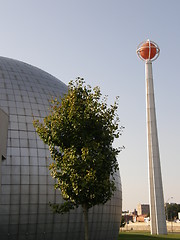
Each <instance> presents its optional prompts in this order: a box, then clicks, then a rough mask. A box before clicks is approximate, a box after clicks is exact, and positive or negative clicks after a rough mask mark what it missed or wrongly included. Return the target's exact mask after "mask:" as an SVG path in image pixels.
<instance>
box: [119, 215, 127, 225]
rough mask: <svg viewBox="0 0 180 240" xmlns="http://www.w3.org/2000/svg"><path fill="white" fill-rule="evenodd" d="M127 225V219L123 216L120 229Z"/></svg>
mask: <svg viewBox="0 0 180 240" xmlns="http://www.w3.org/2000/svg"><path fill="white" fill-rule="evenodd" d="M125 225H126V222H125V217H124V216H122V218H121V224H120V227H121V228H123V227H125Z"/></svg>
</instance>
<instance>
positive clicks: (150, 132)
mask: <svg viewBox="0 0 180 240" xmlns="http://www.w3.org/2000/svg"><path fill="white" fill-rule="evenodd" d="M136 52H137V55H138V56H139V57H140V59H142V60H143V61H145V80H146V117H147V145H148V158H149V161H148V162H149V193H150V194H149V195H150V217H151V234H167V227H166V217H165V209H164V196H163V186H162V177H161V165H160V156H159V144H158V133H157V124H156V111H155V100H154V87H153V74H152V61H154V60H155V59H157V58H158V56H159V52H160V49H159V47H158V45H157V44H156V43H154V42H153V41H150V40H149V39H148V40H147V41H144V42H142V43H140V44H139V46H138V48H137V51H136Z"/></svg>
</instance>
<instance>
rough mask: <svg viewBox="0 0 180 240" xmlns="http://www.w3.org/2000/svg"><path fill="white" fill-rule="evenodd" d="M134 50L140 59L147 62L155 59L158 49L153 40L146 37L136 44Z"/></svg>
mask: <svg viewBox="0 0 180 240" xmlns="http://www.w3.org/2000/svg"><path fill="white" fill-rule="evenodd" d="M136 52H137V55H138V57H139V58H140V59H142V60H143V61H146V62H147V61H154V60H155V59H157V58H158V56H159V52H160V49H159V47H158V45H157V44H156V43H155V42H153V41H150V40H149V39H148V40H146V41H144V42H141V43H140V44H139V45H138V47H137V50H136Z"/></svg>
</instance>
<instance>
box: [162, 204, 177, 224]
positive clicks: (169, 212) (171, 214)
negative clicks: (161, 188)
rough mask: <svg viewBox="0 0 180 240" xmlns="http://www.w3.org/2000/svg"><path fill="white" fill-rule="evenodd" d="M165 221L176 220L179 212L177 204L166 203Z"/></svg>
mask: <svg viewBox="0 0 180 240" xmlns="http://www.w3.org/2000/svg"><path fill="white" fill-rule="evenodd" d="M165 212H166V219H167V220H168V221H173V220H174V219H177V218H178V212H180V204H177V203H166V206H165Z"/></svg>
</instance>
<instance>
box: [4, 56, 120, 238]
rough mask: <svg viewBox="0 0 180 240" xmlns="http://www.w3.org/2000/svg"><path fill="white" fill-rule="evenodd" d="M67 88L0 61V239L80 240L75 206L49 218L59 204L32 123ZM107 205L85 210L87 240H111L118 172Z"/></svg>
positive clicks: (25, 66)
mask: <svg viewBox="0 0 180 240" xmlns="http://www.w3.org/2000/svg"><path fill="white" fill-rule="evenodd" d="M65 92H67V86H66V85H65V84H64V83H62V82H61V81H60V80H58V79H57V78H55V77H53V76H51V75H50V74H48V73H46V72H44V71H42V70H40V69H38V68H36V67H33V66H31V65H28V64H26V63H23V62H20V61H17V60H12V59H8V58H3V57H0V239H1V240H21V239H28V240H40V239H43V240H81V239H84V226H83V215H82V210H81V208H78V209H76V210H73V211H71V212H70V213H67V214H64V215H59V214H53V213H52V210H51V208H50V207H49V204H48V203H49V202H57V203H58V202H59V203H60V202H61V201H62V197H61V194H60V191H57V190H56V191H55V190H54V180H53V179H52V177H51V176H50V173H49V170H48V167H47V165H48V158H49V157H50V154H49V150H48V147H47V146H46V145H44V143H43V142H42V141H41V140H40V139H39V137H38V135H37V134H36V132H35V129H34V127H33V124H32V121H33V116H34V117H35V119H42V118H44V117H45V116H46V115H47V114H48V108H49V100H50V99H51V97H52V96H53V97H56V96H60V95H61V96H62V95H63V94H64V93H65ZM116 186H117V190H116V192H115V195H114V196H113V197H112V199H111V201H108V202H107V203H106V204H105V205H99V206H95V207H93V208H92V209H90V211H89V231H90V239H91V240H117V236H118V232H119V226H120V217H121V212H122V190H121V180H120V176H119V174H117V175H116Z"/></svg>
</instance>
